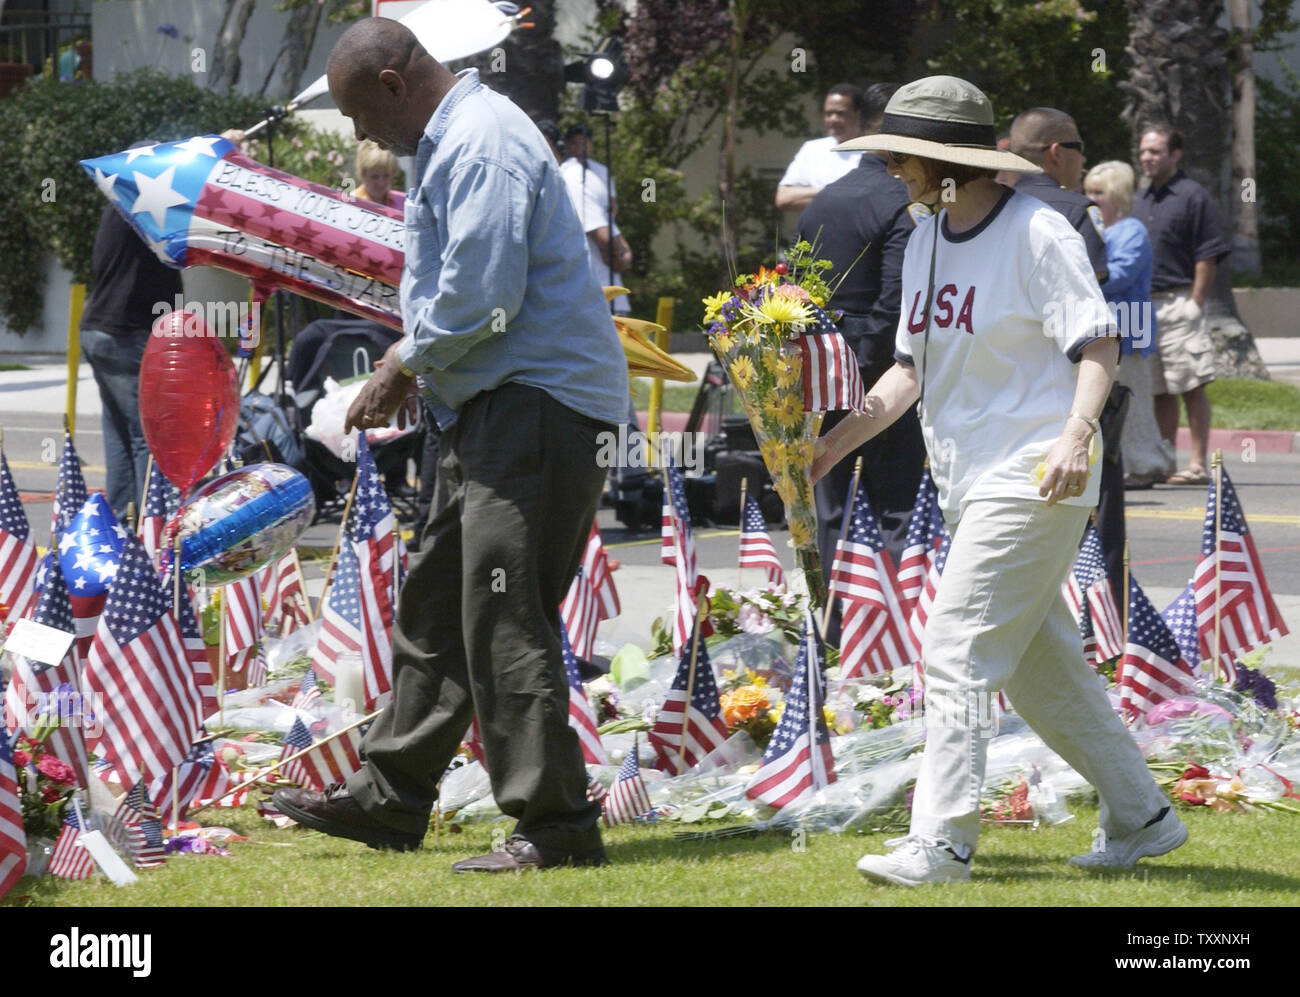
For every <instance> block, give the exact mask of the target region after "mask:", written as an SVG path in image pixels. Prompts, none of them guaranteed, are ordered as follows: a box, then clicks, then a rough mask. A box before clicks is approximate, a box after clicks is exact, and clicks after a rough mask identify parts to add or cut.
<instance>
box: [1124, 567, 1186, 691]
mask: <svg viewBox="0 0 1300 997" xmlns="http://www.w3.org/2000/svg"><path fill="white" fill-rule="evenodd" d="M1128 591H1129V596H1128V598H1129V610H1128V612H1129V620H1128V643H1127V644H1126V645H1125V647H1124V657H1123V658H1122V659H1121V660H1120V663H1119V668H1118V669H1117V670H1116V675H1117V677H1118V680H1119V686H1120V704H1121V705H1122V706H1123V708H1124V710H1125V712H1127V713H1129V714H1130V715H1133V716H1144V715H1145V714H1146V712H1147V710H1149V709H1151V707H1153V706H1155V705H1156V704H1157V703H1160V702H1162V701H1164V700H1166V699H1172V698H1174V697H1176V696H1181V695H1183V694H1185V693H1186V692H1188V691H1189V690H1190V689H1191V688H1192V686H1193V684H1194V682H1195V675H1194V673H1193V671H1192V666H1191V665H1189V664H1188V663H1187V661H1186V660H1185V659H1184V658H1183V656H1182V652H1181V651H1179V649H1178V642H1177V641H1176V640H1175V639H1174V635H1173V634H1172V633H1170V632H1169V627H1168V626H1166V625H1165V621H1164V619H1163V618H1162V617H1161V616H1160V614H1159V613H1157V612H1156V609H1155V607H1154V606H1152V605H1151V600H1150V599H1148V598H1147V596H1146V593H1145V592H1143V591H1142V587H1141V586H1140V585H1138V583H1137V579H1136V578H1135V577H1134V576H1133V575H1131V574H1130V575H1129V579H1128Z"/></svg>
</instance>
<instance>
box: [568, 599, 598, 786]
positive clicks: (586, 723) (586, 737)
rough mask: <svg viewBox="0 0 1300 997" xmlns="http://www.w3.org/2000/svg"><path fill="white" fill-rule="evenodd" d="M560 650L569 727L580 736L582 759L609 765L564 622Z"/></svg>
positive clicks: (593, 763) (595, 763)
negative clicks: (566, 688) (567, 689)
mask: <svg viewBox="0 0 1300 997" xmlns="http://www.w3.org/2000/svg"><path fill="white" fill-rule="evenodd" d="M560 649H561V651H562V653H563V655H564V673H565V675H566V676H568V679H569V726H570V727H572V728H573V729H574V730H575V731H577V734H578V743H579V744H581V745H582V757H583V759H584V760H585V761H586V762H588V763H589V764H591V765H608V764H609V755H608V754H606V753H605V746H604V745H603V744H601V743H600V734H599V733H598V732H597V730H596V714H595V713H593V712H592V710H591V703H590V702H588V700H587V693H586V692H585V691H584V690H583V688H582V676H581V675H580V674H578V659H577V658H575V657H574V656H573V649H572V648H571V647H569V637H568V634H566V633H565V632H564V621H563V620H561V621H560Z"/></svg>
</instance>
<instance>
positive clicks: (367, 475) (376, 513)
mask: <svg viewBox="0 0 1300 997" xmlns="http://www.w3.org/2000/svg"><path fill="white" fill-rule="evenodd" d="M351 519H352V528H351V530H346V528H345V536H348V537H350V538H351V540H352V542H353V544H354V545H356V546H357V553H358V555H360V556H361V561H362V564H363V565H364V564H365V563H366V562H367V560H369V561H370V562H372V563H374V564H377V565H378V569H379V572H380V574H381V575H382V582H383V585H384V588H385V590H386V591H387V593H388V597H389V605H390V607H391V604H392V594H393V571H394V561H395V558H397V557H400V556H401V554H402V552H401V550H400V549H399V546H400V541H399V542H398V546H395V545H394V536H395V534H394V530H393V527H394V526H395V525H396V523H397V520H396V518H395V517H394V516H393V506H392V503H390V502H389V501H388V492H386V491H384V485H383V482H382V481H381V480H380V478H379V469H378V468H377V467H376V466H375V458H374V457H373V456H372V455H371V453H370V444H369V443H367V442H366V434H365V433H358V434H357V490H356V494H355V495H353V497H352V512H351ZM362 544H365V546H366V550H364V551H363V550H362V549H361V545H362ZM386 625H387V627H388V629H389V630H391V629H392V626H393V620H392V615H391V609H390V610H389V615H388V617H387V623H386Z"/></svg>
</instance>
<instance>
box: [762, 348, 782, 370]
mask: <svg viewBox="0 0 1300 997" xmlns="http://www.w3.org/2000/svg"><path fill="white" fill-rule="evenodd" d="M782 366H784V362H783V361H782V360H781V354H780V353H778V352H777V351H776V350H765V351H764V352H763V367H764V369H765V370H766V371H767V372H768V373H769V374H771V375H772V376H773V377H776V375H777V374H779V373H780V372H781V368H782Z"/></svg>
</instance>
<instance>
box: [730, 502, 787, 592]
mask: <svg viewBox="0 0 1300 997" xmlns="http://www.w3.org/2000/svg"><path fill="white" fill-rule="evenodd" d="M740 567H742V568H763V569H764V570H765V571H766V572H767V580H768V581H769V582H771V583H772V584H773V585H783V584H785V574H784V572H782V570H781V559H780V558H778V557H777V556H776V547H775V546H773V544H772V538H771V537H770V536H768V533H767V523H766V522H764V520H763V510H762V509H761V508H760V507H759V505H758V500H757V499H755V498H754V496H753V495H749V494H746V495H745V514H744V515H743V516H742V517H741V520H740Z"/></svg>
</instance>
